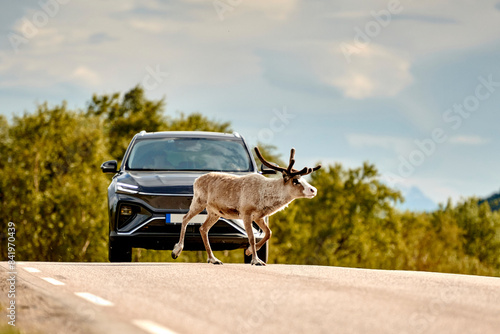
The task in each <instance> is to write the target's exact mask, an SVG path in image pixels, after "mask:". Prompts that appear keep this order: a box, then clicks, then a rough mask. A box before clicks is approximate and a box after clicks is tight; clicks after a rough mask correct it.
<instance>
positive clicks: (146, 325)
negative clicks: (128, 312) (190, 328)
mask: <svg viewBox="0 0 500 334" xmlns="http://www.w3.org/2000/svg"><path fill="white" fill-rule="evenodd" d="M132 323H133V324H134V325H136V326H137V327H139V328H141V329H143V330H145V331H146V332H148V333H151V334H176V333H175V332H174V331H171V330H170V329H168V328H165V327H163V326H161V325H158V324H157V323H156V322H154V321H151V320H138V319H136V320H132Z"/></svg>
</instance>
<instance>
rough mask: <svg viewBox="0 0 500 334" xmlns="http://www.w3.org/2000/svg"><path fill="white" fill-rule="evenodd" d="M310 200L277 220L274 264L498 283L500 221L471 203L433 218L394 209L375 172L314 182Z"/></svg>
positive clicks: (368, 169)
mask: <svg viewBox="0 0 500 334" xmlns="http://www.w3.org/2000/svg"><path fill="white" fill-rule="evenodd" d="M311 183H312V184H313V185H315V186H317V187H318V190H319V192H318V196H316V197H315V198H314V199H312V200H297V201H295V202H293V203H292V204H291V205H290V206H289V208H288V209H286V210H285V211H282V212H279V213H277V214H276V215H275V216H274V217H273V218H272V226H271V228H272V229H273V231H274V234H273V239H272V244H271V249H272V252H271V259H270V261H271V262H274V263H297V264H315V265H335V266H348V267H363V268H376V269H399V270H423V271H440V272H451V273H465V274H478V275H494V276H500V214H499V213H498V212H496V213H494V212H491V210H490V209H489V207H488V205H487V204H483V205H478V204H477V203H478V202H477V200H476V199H474V198H471V199H467V200H465V201H464V202H462V203H458V204H457V205H456V206H455V207H453V206H452V205H451V203H448V204H447V205H446V206H441V207H440V208H439V210H436V211H435V212H432V213H414V212H409V211H406V212H399V211H397V210H396V209H394V204H396V201H399V200H402V197H401V195H400V193H398V192H396V191H394V190H391V189H390V188H388V187H387V186H385V185H383V184H382V183H380V182H379V181H378V178H377V171H376V169H375V167H374V166H373V165H369V164H366V163H365V164H364V165H363V166H362V167H361V168H356V169H351V170H344V169H343V168H342V167H341V166H340V165H335V166H329V167H327V168H325V169H321V170H319V171H317V172H315V173H313V174H312V175H311Z"/></svg>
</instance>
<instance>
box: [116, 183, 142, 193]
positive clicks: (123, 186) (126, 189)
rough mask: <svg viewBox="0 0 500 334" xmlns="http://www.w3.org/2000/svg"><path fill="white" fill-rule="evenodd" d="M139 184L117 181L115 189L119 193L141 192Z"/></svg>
mask: <svg viewBox="0 0 500 334" xmlns="http://www.w3.org/2000/svg"><path fill="white" fill-rule="evenodd" d="M138 189H139V186H135V185H133V184H128V183H123V182H116V186H115V191H116V192H119V193H126V194H137V193H138V192H139V190H138Z"/></svg>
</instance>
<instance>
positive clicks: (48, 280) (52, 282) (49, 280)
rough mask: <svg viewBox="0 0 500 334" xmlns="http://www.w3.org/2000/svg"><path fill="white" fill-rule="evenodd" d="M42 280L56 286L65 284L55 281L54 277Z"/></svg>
mask: <svg viewBox="0 0 500 334" xmlns="http://www.w3.org/2000/svg"><path fill="white" fill-rule="evenodd" d="M42 279H43V280H44V281H47V282H49V283H50V284H54V285H64V283H63V282H61V281H58V280H56V279H54V278H52V277H42Z"/></svg>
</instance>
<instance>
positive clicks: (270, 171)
mask: <svg viewBox="0 0 500 334" xmlns="http://www.w3.org/2000/svg"><path fill="white" fill-rule="evenodd" d="M260 171H261V173H262V174H263V175H269V174H276V173H277V172H276V171H275V170H274V169H271V168H269V167H266V166H264V164H262V165H260Z"/></svg>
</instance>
